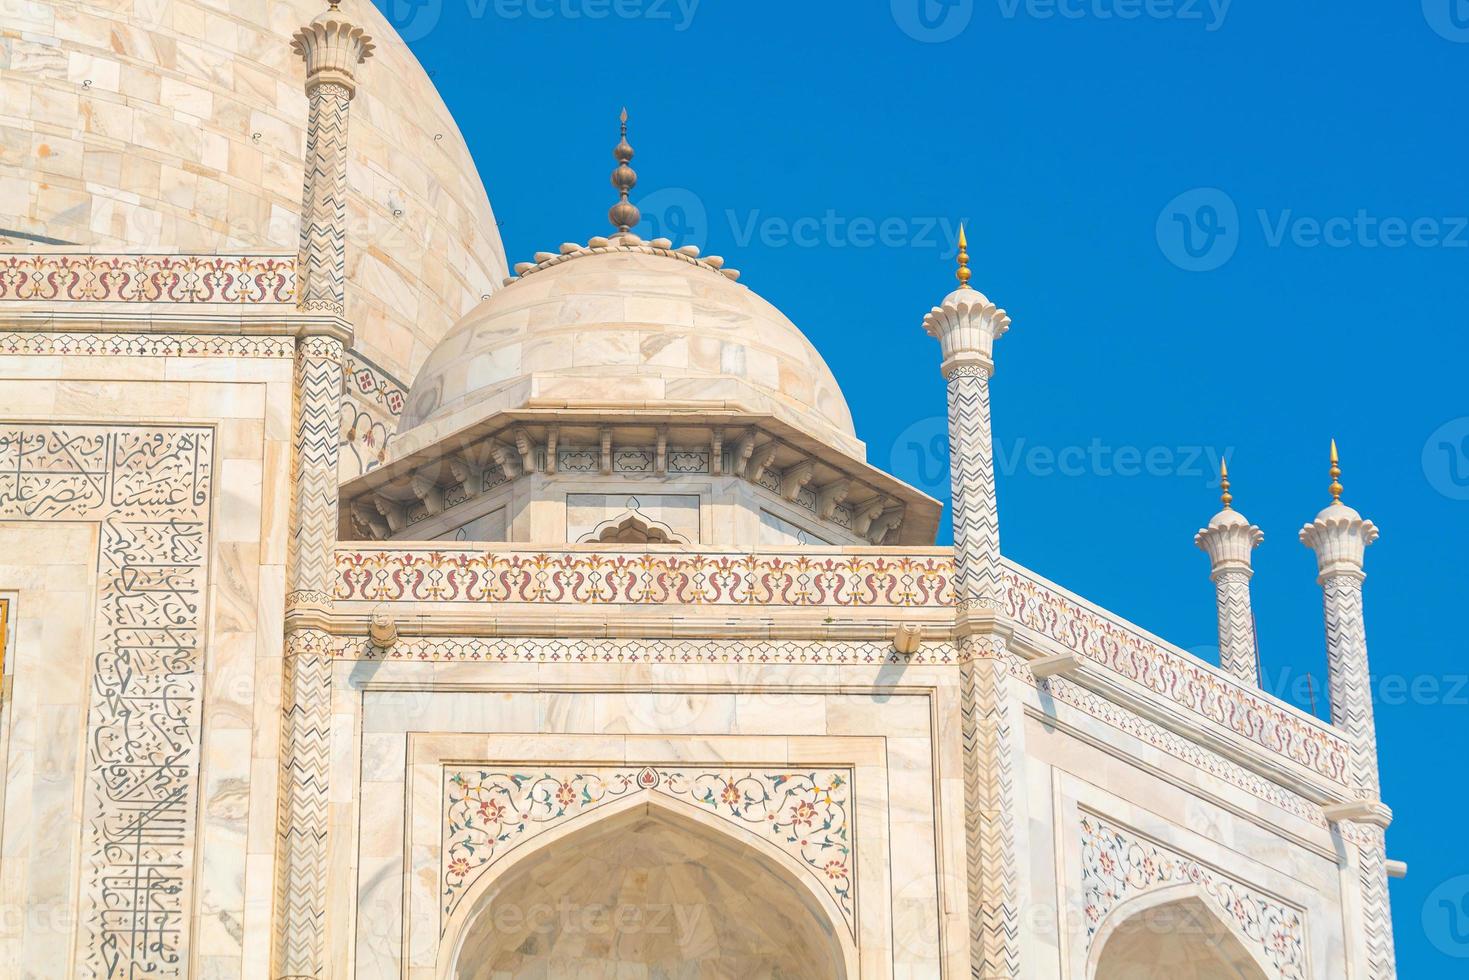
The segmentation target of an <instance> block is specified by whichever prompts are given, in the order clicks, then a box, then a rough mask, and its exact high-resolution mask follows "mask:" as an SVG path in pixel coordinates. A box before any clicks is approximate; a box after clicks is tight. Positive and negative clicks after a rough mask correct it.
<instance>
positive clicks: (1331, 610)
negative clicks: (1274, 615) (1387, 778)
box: [1301, 440, 1397, 980]
mask: <svg viewBox="0 0 1469 980" xmlns="http://www.w3.org/2000/svg"><path fill="white" fill-rule="evenodd" d="M1341 493H1342V486H1341V466H1340V463H1339V461H1338V457H1337V452H1336V442H1335V440H1333V441H1332V443H1331V503H1330V504H1329V505H1327V507H1326V509H1325V510H1323V511H1322V512H1321V513H1319V514H1317V515H1316V519H1315V520H1314V521H1312V522H1311V523H1310V524H1307V525H1306V526H1305V527H1303V528H1301V541H1302V542H1303V543H1304V544H1305V545H1306V546H1307V547H1308V548H1310V549H1311V550H1313V551H1315V552H1316V564H1317V568H1318V570H1319V572H1320V575H1319V577H1318V579H1317V581H1318V582H1320V583H1321V589H1322V593H1323V596H1324V599H1325V610H1326V664H1327V672H1328V686H1329V688H1330V694H1331V723H1332V724H1333V725H1335V726H1336V727H1337V728H1339V729H1340V730H1341V731H1342V734H1343V735H1344V736H1345V737H1346V739H1347V742H1348V745H1349V746H1350V751H1351V773H1350V776H1349V780H1350V782H1351V784H1352V788H1353V794H1354V796H1355V797H1356V800H1355V802H1354V803H1353V804H1352V805H1350V806H1348V807H1346V808H1345V809H1343V810H1342V811H1339V812H1342V813H1344V814H1346V815H1345V816H1343V817H1342V818H1341V822H1342V823H1345V824H1349V825H1351V826H1352V829H1353V831H1354V835H1353V836H1354V837H1356V838H1357V839H1358V840H1359V841H1360V843H1358V846H1357V878H1358V883H1359V885H1360V888H1361V912H1362V919H1363V921H1362V929H1361V946H1360V948H1359V950H1358V951H1357V952H1356V955H1355V956H1354V957H1353V958H1352V962H1351V965H1352V966H1353V969H1352V970H1351V971H1350V975H1351V976H1352V977H1353V978H1356V977H1362V978H1365V980H1392V978H1394V977H1396V976H1397V965H1396V961H1395V958H1394V951H1393V935H1392V910H1391V907H1390V905H1389V902H1388V887H1387V853H1386V842H1385V836H1384V835H1385V832H1386V830H1387V827H1388V824H1389V823H1390V822H1391V820H1392V814H1391V811H1389V810H1388V808H1387V807H1385V806H1384V805H1383V804H1382V802H1381V789H1380V784H1379V776H1378V768H1377V729H1376V725H1375V724H1374V722H1373V717H1372V683H1371V674H1370V671H1369V668H1368V663H1367V631H1366V625H1365V622H1364V620H1363V616H1362V581H1363V579H1365V578H1366V573H1364V572H1363V571H1362V564H1363V558H1364V556H1365V553H1366V550H1367V546H1368V545H1370V544H1371V543H1372V542H1374V541H1376V540H1377V528H1376V527H1375V526H1374V525H1373V524H1372V522H1371V521H1368V520H1364V519H1363V518H1362V515H1361V514H1358V513H1357V512H1356V511H1355V510H1353V509H1352V508H1350V507H1348V506H1346V505H1345V504H1343V503H1342V502H1341Z"/></svg>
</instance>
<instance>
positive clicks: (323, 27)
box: [291, 0, 373, 314]
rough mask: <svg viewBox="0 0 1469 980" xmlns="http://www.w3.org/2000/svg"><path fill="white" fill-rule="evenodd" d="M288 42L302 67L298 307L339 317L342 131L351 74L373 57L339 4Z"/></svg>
mask: <svg viewBox="0 0 1469 980" xmlns="http://www.w3.org/2000/svg"><path fill="white" fill-rule="evenodd" d="M329 2H330V9H329V10H328V11H327V12H326V13H324V14H321V15H320V16H318V17H316V18H315V19H313V20H312V21H311V23H309V24H307V25H306V26H305V27H303V28H301V29H300V30H299V31H297V32H296V34H295V36H294V37H292V38H291V50H293V51H295V52H296V53H297V54H299V55H300V56H301V57H302V58H304V59H305V60H306V98H307V100H308V104H309V112H310V115H309V117H308V120H307V125H306V182H305V187H304V190H303V193H302V199H301V246H300V252H299V255H298V257H297V263H296V266H297V268H296V276H297V299H296V302H297V305H298V306H300V308H301V309H303V310H312V311H318V312H328V313H337V314H341V312H342V311H343V309H344V308H345V294H346V280H347V273H346V242H347V123H348V119H349V117H350V113H351V108H352V96H354V95H356V94H357V78H356V76H355V74H354V73H353V72H354V70H355V68H356V66H357V65H360V64H362V63H363V62H365V61H366V60H367V59H368V58H370V57H371V56H372V51H373V43H372V38H370V37H368V36H367V35H366V34H364V33H363V31H362V28H360V27H356V26H354V25H352V24H350V23H348V22H347V21H346V20H344V19H343V18H342V17H341V14H340V12H339V11H338V10H337V4H338V3H340V2H341V0H329Z"/></svg>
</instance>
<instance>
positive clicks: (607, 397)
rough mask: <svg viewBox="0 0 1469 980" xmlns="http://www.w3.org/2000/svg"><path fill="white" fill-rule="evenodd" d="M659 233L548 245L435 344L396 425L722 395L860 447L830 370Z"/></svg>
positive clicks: (687, 402) (733, 286)
mask: <svg viewBox="0 0 1469 980" xmlns="http://www.w3.org/2000/svg"><path fill="white" fill-rule="evenodd" d="M662 244H664V243H662V242H659V243H657V244H654V245H642V244H632V245H628V244H616V243H615V242H614V243H605V244H604V243H602V242H598V243H597V247H595V248H592V247H578V246H566V247H564V248H563V251H564V252H567V253H568V254H563V255H559V256H555V257H551V256H545V257H544V258H543V259H542V261H541V264H540V265H539V266H538V267H534V268H533V270H532V271H530V272H529V273H528V274H526V275H525V276H523V277H522V278H521V279H518V280H516V281H514V282H512V283H511V284H510V285H509V286H508V287H506V288H504V289H502V290H500V291H499V292H496V293H495V294H494V295H492V296H491V297H490V298H489V299H487V300H486V301H484V302H483V303H481V304H480V305H479V306H478V307H476V308H475V309H474V310H472V311H471V312H470V313H469V314H468V315H467V316H465V317H464V318H463V319H462V320H460V321H459V323H458V324H457V325H456V326H455V327H454V328H453V329H452V330H451V331H450V332H449V333H448V335H447V336H445V338H444V339H443V341H442V342H441V343H440V344H439V345H438V347H436V348H435V349H434V351H433V353H432V354H431V355H430V356H429V359H428V361H427V362H426V363H425V364H424V366H423V370H422V371H420V372H419V374H418V378H417V380H416V381H415V382H414V384H413V388H412V390H411V391H410V393H409V397H408V404H407V407H406V408H405V409H404V412H403V418H402V421H401V423H400V425H399V432H406V431H407V430H409V429H410V428H414V427H417V426H423V425H425V424H428V423H433V427H432V436H431V437H430V438H435V439H436V438H439V437H442V436H444V435H448V434H450V433H451V432H455V431H458V430H459V429H462V428H464V427H465V426H469V425H473V424H474V423H475V422H478V421H480V420H482V419H484V418H486V417H488V416H490V415H492V414H495V413H497V412H501V411H509V410H514V409H517V408H522V407H525V406H527V405H531V404H536V405H539V406H546V407H551V406H558V407H559V406H569V407H574V406H576V405H585V406H597V407H604V408H605V407H630V408H654V409H656V408H659V407H662V406H670V407H672V406H678V407H685V406H703V407H721V408H724V409H731V408H736V409H740V410H744V411H747V412H750V413H754V414H769V415H774V416H776V417H778V418H781V419H783V420H784V421H786V422H788V423H789V424H791V425H793V426H795V427H796V428H798V429H800V430H801V431H803V432H805V433H807V434H808V435H811V436H813V437H815V438H817V439H820V440H821V441H823V442H826V443H828V444H830V445H833V446H835V447H837V448H839V449H841V450H843V451H844V452H846V453H848V454H850V455H853V456H856V457H858V458H862V456H863V451H862V444H861V443H860V442H858V441H857V439H856V434H855V432H854V430H853V428H852V414H851V412H850V411H849V410H848V408H847V402H846V399H845V398H843V397H842V392H841V389H840V387H838V385H837V382H836V378H834V377H833V376H832V373H831V370H830V369H829V368H828V367H827V366H826V362H825V361H823V360H822V359H821V355H820V354H818V353H817V351H816V348H815V347H813V346H812V345H811V342H810V341H808V340H807V339H806V338H805V336H804V335H802V333H801V331H800V330H798V329H797V328H796V326H795V324H793V323H791V321H790V320H788V319H786V317H785V316H784V315H782V314H781V312H780V311H779V310H777V309H776V308H775V307H774V306H772V305H771V304H770V303H768V302H766V301H765V300H763V299H761V298H760V297H759V296H757V295H756V294H755V293H753V292H752V291H750V290H749V289H747V288H746V287H744V286H741V285H738V284H737V283H735V282H733V281H732V280H731V279H730V278H729V277H728V276H727V275H725V274H723V273H721V272H720V271H718V268H717V265H718V262H717V260H714V262H713V264H710V263H706V262H704V261H702V260H696V259H694V258H692V257H691V256H690V255H688V254H687V253H679V252H675V251H671V250H669V249H668V248H664V247H659V246H661V245H662ZM410 443H411V444H414V445H418V444H421V441H420V440H419V439H413V440H410Z"/></svg>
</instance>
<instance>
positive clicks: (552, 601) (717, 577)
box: [336, 548, 953, 607]
mask: <svg viewBox="0 0 1469 980" xmlns="http://www.w3.org/2000/svg"><path fill="white" fill-rule="evenodd" d="M336 564H337V569H336V572H337V574H336V598H337V599H338V600H342V601H350V600H353V599H359V600H367V601H370V602H394V601H402V600H408V601H417V602H473V603H492V602H513V603H531V604H535V605H617V604H626V605H639V606H658V605H688V606H866V607H873V606H891V607H924V606H941V605H947V604H948V603H950V602H952V599H953V592H952V587H951V585H950V580H951V578H952V576H953V564H952V562H950V561H947V560H944V559H940V558H911V557H904V556H901V555H895V556H893V557H890V558H889V557H877V558H871V557H865V556H851V557H847V556H837V557H830V558H823V557H813V556H810V555H800V554H790V555H748V554H747V555H741V554H721V555H680V554H653V553H642V554H613V553H602V552H591V551H587V552H563V553H545V552H542V553H536V552H515V551H494V552H485V551H453V550H444V551H360V550H357V549H355V548H339V549H338V550H337V552H336Z"/></svg>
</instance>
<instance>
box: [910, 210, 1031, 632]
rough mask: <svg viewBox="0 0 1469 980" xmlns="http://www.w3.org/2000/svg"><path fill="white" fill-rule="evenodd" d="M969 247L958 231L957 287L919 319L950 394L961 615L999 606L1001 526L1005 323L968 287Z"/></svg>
mask: <svg viewBox="0 0 1469 980" xmlns="http://www.w3.org/2000/svg"><path fill="white" fill-rule="evenodd" d="M967 248H968V240H967V239H966V238H965V236H964V228H963V226H962V225H961V226H960V228H959V271H958V272H957V273H956V274H955V277H956V278H957V279H958V280H959V288H958V289H956V290H954V291H953V292H952V293H950V294H949V295H947V296H945V297H944V301H943V303H941V304H940V305H938V306H935V307H934V308H933V309H932V310H931V311H929V313H928V315H927V316H925V317H924V318H923V329H924V330H926V331H928V335H929V336H930V337H934V338H936V339H937V340H938V342H939V345H940V346H941V348H942V350H943V354H944V361H943V365H942V370H943V374H944V380H945V381H946V382H947V383H948V389H949V480H950V489H951V491H952V494H953V512H952V517H953V522H954V561H955V565H956V569H955V578H956V581H955V584H954V593H955V599H956V600H957V602H958V605H959V608H960V609H961V610H963V609H967V608H970V607H972V606H988V607H991V608H993V607H995V606H996V605H998V602H999V567H1000V522H999V516H998V511H997V508H996V506H995V454H994V444H993V436H992V434H991V432H990V376H991V375H992V374H994V373H995V362H994V346H995V340H996V338H998V337H1000V336H1002V335H1004V333H1005V331H1007V330H1009V329H1010V318H1009V317H1008V316H1006V314H1005V311H1004V310H1002V309H1000V308H999V307H997V306H995V304H993V303H991V302H990V301H989V300H988V299H986V298H985V296H984V294H983V293H981V292H979V290H977V289H972V288H970V285H969V278H970V275H971V273H970V271H969V252H968V251H967Z"/></svg>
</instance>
